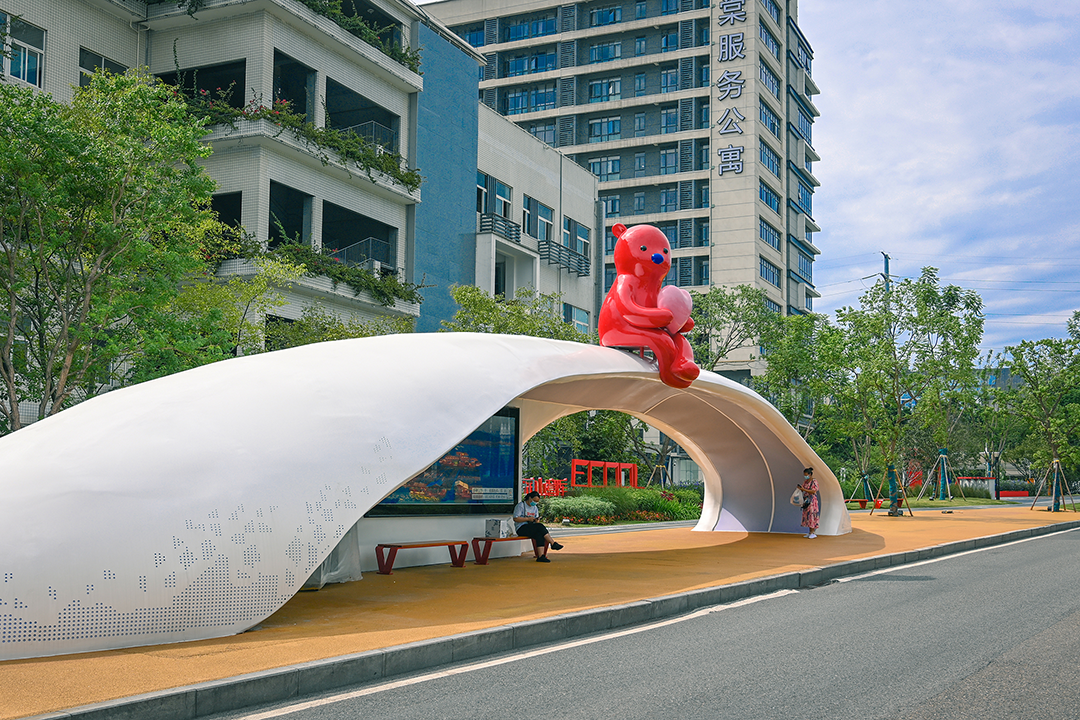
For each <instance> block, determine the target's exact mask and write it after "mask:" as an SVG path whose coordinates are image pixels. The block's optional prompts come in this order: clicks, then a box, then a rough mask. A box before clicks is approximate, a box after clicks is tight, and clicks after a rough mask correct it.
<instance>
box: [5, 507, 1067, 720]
mask: <svg viewBox="0 0 1080 720" xmlns="http://www.w3.org/2000/svg"><path fill="white" fill-rule="evenodd" d="M1076 517H1077V516H1076V515H1075V514H1074V513H1071V512H1069V513H1049V512H1045V511H1040V510H1029V509H1027V508H1026V507H1002V508H979V509H975V508H957V509H955V510H954V512H953V513H952V514H948V515H946V514H942V513H941V512H940V511H938V510H928V511H916V513H915V517H905V518H891V517H888V516H887V515H884V514H881V513H878V514H875V515H873V516H870V515H867V514H858V513H857V514H854V515H853V516H852V525H853V528H854V530H853V532H852V533H850V534H848V535H843V536H840V537H819V538H817V539H814V540H807V539H805V538H803V537H801V536H798V535H770V534H764V533H751V534H747V533H698V532H693V531H692V530H690V529H689V528H676V529H656V530H640V531H634V532H619V533H609V534H596V535H581V536H567V537H561V538H560V542H562V543H563V544H564V545H565V546H566V547H565V549H563V550H562V551H560V552H551V553H550V555H551V558H552V562H551V563H549V564H540V563H536V562H534V561H533V559H532V552H531V551H530V552H529V553H528V554H527V555H523V556H521V557H519V558H504V559H494V560H492V561H491V563H490V564H489V565H486V566H478V565H473V564H472V562H471V561H470V562H469V563H468V564H467V565H466V566H465V567H464V568H454V567H451V566H450V565H449V564H447V565H436V566H427V567H414V568H401V569H398V570H395V572H394V574H393V575H378V574H375V573H365V575H364V579H363V580H360V581H357V582H353V583H345V584H340V585H329V586H327V587H325V588H323V589H322V590H320V591H318V592H305V593H300V594H299V595H297V596H296V597H294V598H293V599H292V600H290V601H289V602H288V603H287V604H286V605H285V606H284V607H283V608H281V609H280V610H279V611H278V612H276V613H275V614H274V615H272V616H271V617H270V618H268V619H267V620H266V621H264V622H263V623H262V624H261V625H259V626H258V627H256V628H254V629H253V630H251V631H249V632H246V633H244V634H242V635H237V636H233V637H228V638H222V639H218V640H204V641H198V642H187V643H177V644H172V645H155V646H150V647H143V648H134V649H129V650H113V651H106V652H96V653H85V654H79V655H64V656H58V657H50V658H38V659H32V660H10V661H7V662H2V663H0V720H2V719H6V718H18V717H24V716H27V715H35V714H39V713H45V712H49V711H55V710H62V709H65V708H70V707H74V706H77V705H84V704H88V703H93V702H101V701H104V700H110V699H115V698H121V697H127V696H131V695H137V694H140V693H146V692H151V691H155V690H164V689H168V688H174V687H180V686H183V685H190V684H193V683H198V682H204V681H207V680H217V679H222V678H228V677H233V676H236V675H242V674H245V673H250V672H255V671H259V670H267V669H270V668H276V667H282V666H286V665H293V664H296V663H301V662H306V661H310V660H318V659H323V658H331V657H334V656H338V655H347V654H349V653H356V652H362V651H365V650H372V649H378V648H384V647H389V646H392V645H399V644H402V643H407V642H414V641H417V640H426V639H431V638H438V637H445V636H448V635H454V634H457V633H462V632H467V631H470V630H479V629H482V628H488V627H493V626H497V625H505V624H507V623H512V622H518V621H521V620H531V619H536V618H542V617H547V616H552V615H559V614H562V613H566V612H572V611H576V610H584V609H589V608H596V607H603V606H607V605H618V604H622V603H629V602H634V601H637V600H642V599H645V598H652V597H658V596H662V595H670V594H673V593H679V592H684V591H687V590H694V589H698V588H704V587H711V586H717V585H725V584H728V583H733V582H739V581H741V580H747V579H751V578H756V577H763V576H767V575H775V574H777V573H783V572H791V571H798V570H805V569H807V568H813V567H818V566H822V565H830V564H833V563H837V562H842V561H844V560H852V559H858V558H864V557H872V556H876V555H884V554H889V553H895V552H902V551H906V550H915V549H919V548H924V547H930V546H933V545H938V544H941V543H947V542H954V541H958V540H966V539H971V538H977V537H984V536H987V535H997V534H1000V533H1005V532H1009V531H1012V530H1020V529H1023V528H1030V527H1037V526H1043V525H1050V524H1054V523H1058V522H1065V521H1069V520H1075V519H1076Z"/></svg>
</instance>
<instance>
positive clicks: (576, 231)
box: [563, 217, 589, 257]
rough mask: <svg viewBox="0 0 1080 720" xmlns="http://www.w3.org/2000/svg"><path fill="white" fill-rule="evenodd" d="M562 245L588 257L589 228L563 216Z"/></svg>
mask: <svg viewBox="0 0 1080 720" xmlns="http://www.w3.org/2000/svg"><path fill="white" fill-rule="evenodd" d="M563 246H564V247H568V248H570V249H571V250H573V251H574V252H576V253H578V254H579V255H584V256H585V257H589V228H588V226H586V225H582V224H581V223H579V222H578V221H577V220H574V219H573V218H570V217H564V218H563Z"/></svg>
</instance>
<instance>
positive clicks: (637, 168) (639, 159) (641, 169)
mask: <svg viewBox="0 0 1080 720" xmlns="http://www.w3.org/2000/svg"><path fill="white" fill-rule="evenodd" d="M634 177H645V153H643V152H639V153H634Z"/></svg>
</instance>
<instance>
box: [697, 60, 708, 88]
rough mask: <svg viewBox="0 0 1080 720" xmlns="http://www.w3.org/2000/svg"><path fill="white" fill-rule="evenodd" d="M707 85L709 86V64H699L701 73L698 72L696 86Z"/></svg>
mask: <svg viewBox="0 0 1080 720" xmlns="http://www.w3.org/2000/svg"><path fill="white" fill-rule="evenodd" d="M708 86H709V66H708V65H702V66H701V74H700V76H699V78H698V87H708Z"/></svg>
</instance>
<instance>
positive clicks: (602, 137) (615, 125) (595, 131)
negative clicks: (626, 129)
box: [589, 117, 622, 143]
mask: <svg viewBox="0 0 1080 720" xmlns="http://www.w3.org/2000/svg"><path fill="white" fill-rule="evenodd" d="M621 137H622V119H621V118H617V117H605V118H597V119H596V120H590V121H589V142H591V143H593V142H606V141H608V140H618V139H619V138H621Z"/></svg>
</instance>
